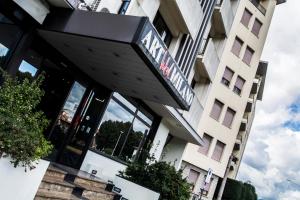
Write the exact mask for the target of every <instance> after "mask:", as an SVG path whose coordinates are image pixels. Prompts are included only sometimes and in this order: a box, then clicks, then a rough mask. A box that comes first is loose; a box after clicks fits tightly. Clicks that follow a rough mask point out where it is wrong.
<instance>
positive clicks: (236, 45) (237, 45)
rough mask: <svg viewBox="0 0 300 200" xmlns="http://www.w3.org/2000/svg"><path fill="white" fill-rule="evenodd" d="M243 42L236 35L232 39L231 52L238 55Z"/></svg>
mask: <svg viewBox="0 0 300 200" xmlns="http://www.w3.org/2000/svg"><path fill="white" fill-rule="evenodd" d="M243 44H244V42H243V41H242V40H241V39H240V38H238V37H236V38H235V40H234V43H233V46H232V49H231V52H232V53H233V54H234V55H236V56H238V57H239V56H240V52H241V49H242V46H243Z"/></svg>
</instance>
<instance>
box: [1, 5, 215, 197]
mask: <svg viewBox="0 0 300 200" xmlns="http://www.w3.org/2000/svg"><path fill="white" fill-rule="evenodd" d="M215 4H216V1H215V0H201V1H199V0H189V1H183V0H176V1H175V0H174V1H173V0H172V1H159V0H131V1H121V0H113V1H112V0H101V1H100V0H86V1H76V0H75V1H64V0H61V1H60V0H59V1H57V0H47V1H39V0H30V1H26V2H25V1H22V0H13V1H11V0H1V1H0V26H1V28H0V53H1V54H0V56H1V57H0V66H1V67H2V68H3V69H5V70H6V71H7V72H8V73H9V74H11V75H12V76H15V77H17V78H18V79H19V80H23V79H24V78H30V79H34V78H36V77H37V76H38V75H40V74H42V73H43V74H44V76H45V80H44V82H43V84H42V89H43V90H44V92H45V95H44V97H43V99H42V102H41V104H40V105H39V108H40V109H41V110H42V111H43V112H44V113H45V115H46V116H47V118H48V119H49V120H50V121H51V124H50V125H49V127H48V128H47V130H46V131H45V137H46V138H47V139H49V140H50V141H51V143H52V144H53V145H54V150H53V152H52V153H51V155H49V156H48V157H47V158H45V159H44V160H43V161H42V164H40V165H39V166H38V167H37V169H35V170H33V172H30V173H33V174H31V175H28V174H27V175H26V174H22V173H21V174H20V173H19V172H18V173H14V171H10V175H9V177H7V176H8V174H7V173H0V177H1V179H2V180H4V179H9V180H10V181H9V182H8V183H7V185H6V186H5V187H3V188H2V189H1V191H2V190H3V191H2V192H1V193H2V194H3V196H4V197H5V199H18V198H16V197H12V196H10V195H17V193H16V192H13V191H14V190H15V186H14V184H15V183H16V182H18V183H19V184H20V185H27V184H29V183H30V185H31V187H30V188H31V189H30V190H31V191H30V192H28V191H27V190H28V188H26V187H19V188H18V189H19V190H20V191H19V192H18V193H19V194H23V195H25V194H26V195H27V196H26V197H24V196H23V197H22V198H25V199H32V198H33V196H32V195H34V194H35V192H36V190H37V187H38V185H39V183H40V181H41V180H42V178H43V175H44V173H45V171H46V169H47V167H48V165H49V163H51V162H52V163H59V164H61V165H64V166H68V167H72V168H75V169H78V170H82V171H85V172H87V173H90V174H93V175H95V176H97V177H100V178H101V179H102V180H105V181H113V180H114V178H115V176H116V174H118V173H119V171H123V170H124V169H125V168H126V167H127V165H128V164H129V163H131V162H134V161H136V160H139V159H145V155H146V154H148V153H149V154H150V155H153V156H154V158H155V159H156V160H162V161H167V162H169V163H170V164H172V165H174V166H175V168H176V169H180V167H181V166H182V157H183V154H184V151H185V150H186V148H185V147H186V145H187V144H188V143H193V144H196V145H203V141H202V138H201V136H200V135H199V134H198V132H197V127H198V124H199V121H200V119H201V116H202V113H203V105H202V104H201V102H202V101H203V100H202V99H201V98H200V97H199V95H198V93H199V92H200V91H196V90H195V88H194V86H195V82H194V81H193V80H194V77H195V76H198V75H199V73H198V72H197V71H196V68H195V62H196V57H197V55H198V49H199V48H200V45H201V44H202V41H203V38H204V35H205V30H207V29H206V27H207V26H208V25H209V22H210V21H211V17H212V16H213V12H214V6H215ZM196 73H197V75H196ZM200 75H201V73H200ZM0 164H1V168H3V169H5V170H6V171H9V170H8V168H7V169H6V168H5V165H4V164H3V163H0ZM5 170H1V171H2V172H4V171H5ZM33 179H34V180H33Z"/></svg>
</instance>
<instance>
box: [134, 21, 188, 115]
mask: <svg viewBox="0 0 300 200" xmlns="http://www.w3.org/2000/svg"><path fill="white" fill-rule="evenodd" d="M136 43H137V45H138V47H139V48H140V49H141V50H142V52H143V53H144V54H145V55H146V57H147V59H148V61H150V63H151V65H152V66H153V69H152V71H154V72H155V74H159V75H158V76H159V78H160V79H161V81H162V83H163V84H165V85H167V87H168V88H167V89H168V90H169V92H170V93H171V94H172V96H173V97H174V98H175V100H176V101H177V103H178V104H179V105H181V107H183V108H184V109H186V110H188V109H189V108H190V106H191V104H192V102H193V98H194V92H193V90H192V88H191V87H190V85H189V84H188V82H187V80H186V78H185V76H184V75H183V73H182V72H181V70H180V69H179V67H178V65H177V63H176V61H175V60H174V59H173V57H172V56H171V55H170V53H169V51H168V48H167V47H166V45H165V43H164V42H163V41H162V39H161V37H160V36H159V34H158V33H157V31H156V30H155V28H154V27H153V25H152V24H151V23H150V22H149V21H148V20H147V21H146V23H145V24H144V27H143V30H142V31H141V32H140V35H139V38H138V39H137V41H136Z"/></svg>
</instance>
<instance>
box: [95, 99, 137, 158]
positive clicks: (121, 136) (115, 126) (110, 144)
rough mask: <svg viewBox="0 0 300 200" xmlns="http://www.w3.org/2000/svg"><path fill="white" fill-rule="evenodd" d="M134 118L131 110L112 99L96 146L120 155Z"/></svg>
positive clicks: (97, 137)
mask: <svg viewBox="0 0 300 200" xmlns="http://www.w3.org/2000/svg"><path fill="white" fill-rule="evenodd" d="M133 118H134V116H133V115H132V114H131V113H130V112H128V111H127V110H126V109H125V108H123V107H122V106H120V105H119V104H118V103H117V102H116V101H114V100H113V99H111V100H110V102H109V104H108V107H107V110H106V112H105V114H104V116H103V119H102V122H101V125H100V127H99V131H98V132H97V134H96V136H95V145H96V147H95V148H96V149H97V150H99V151H101V152H103V153H106V154H108V155H111V156H115V155H117V156H118V155H120V153H121V148H122V144H123V143H124V141H125V139H126V136H127V134H128V131H129V129H130V128H131V125H132V120H133Z"/></svg>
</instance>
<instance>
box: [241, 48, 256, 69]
mask: <svg viewBox="0 0 300 200" xmlns="http://www.w3.org/2000/svg"><path fill="white" fill-rule="evenodd" d="M248 51H249V52H250V53H252V54H251V58H250V60H249V63H248V60H247V56H246V54H247V52H248ZM254 54H255V51H254V50H253V49H252V48H251V47H250V46H248V45H247V47H246V49H245V52H244V56H243V59H242V61H243V62H244V63H245V64H246V65H248V66H250V65H251V62H252V58H253V56H254Z"/></svg>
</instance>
